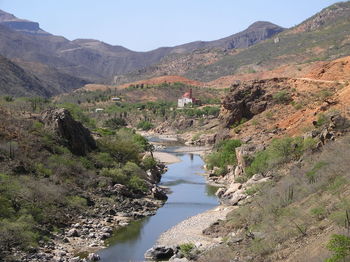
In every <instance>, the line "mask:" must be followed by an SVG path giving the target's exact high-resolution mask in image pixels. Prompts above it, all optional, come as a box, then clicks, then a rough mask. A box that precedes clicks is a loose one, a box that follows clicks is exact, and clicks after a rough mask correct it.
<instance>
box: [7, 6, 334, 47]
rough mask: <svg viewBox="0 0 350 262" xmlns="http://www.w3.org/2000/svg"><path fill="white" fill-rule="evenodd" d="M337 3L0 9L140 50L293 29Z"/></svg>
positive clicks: (60, 31) (71, 34)
mask: <svg viewBox="0 0 350 262" xmlns="http://www.w3.org/2000/svg"><path fill="white" fill-rule="evenodd" d="M336 2H338V1H334V0H99V1H98V0H0V9H2V10H4V11H6V12H9V13H13V14H15V15H16V16H17V17H19V18H25V19H28V20H32V21H36V22H39V23H40V25H41V28H43V29H44V30H46V31H48V32H50V33H52V34H56V35H62V36H64V37H66V38H68V39H70V40H73V39H76V38H93V39H98V40H101V41H104V42H106V43H109V44H113V45H122V46H124V47H127V48H129V49H132V50H136V51H147V50H152V49H155V48H158V47H161V46H174V45H178V44H183V43H187V42H191V41H196V40H205V41H208V40H215V39H219V38H222V37H226V36H229V35H231V34H234V33H237V32H239V31H242V30H244V29H245V28H247V27H248V26H249V25H250V24H252V23H253V22H255V21H270V22H273V23H275V24H278V25H280V26H284V27H291V26H294V25H296V24H299V23H300V22H302V21H303V20H305V19H307V18H308V17H310V16H312V15H313V14H315V13H316V12H318V11H320V10H321V9H323V8H324V7H327V6H329V5H331V4H333V3H336Z"/></svg>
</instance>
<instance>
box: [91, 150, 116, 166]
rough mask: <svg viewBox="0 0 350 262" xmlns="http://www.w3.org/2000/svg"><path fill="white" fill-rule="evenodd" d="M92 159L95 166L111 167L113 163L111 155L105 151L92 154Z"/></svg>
mask: <svg viewBox="0 0 350 262" xmlns="http://www.w3.org/2000/svg"><path fill="white" fill-rule="evenodd" d="M92 159H93V160H92V161H94V163H95V166H96V167H97V168H103V167H113V166H114V165H115V160H114V159H113V157H112V156H111V155H110V154H109V153H106V152H100V153H96V154H95V155H92Z"/></svg>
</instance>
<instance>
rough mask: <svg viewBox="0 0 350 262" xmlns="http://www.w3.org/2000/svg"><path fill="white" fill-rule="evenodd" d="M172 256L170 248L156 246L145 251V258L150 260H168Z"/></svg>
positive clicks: (172, 251) (172, 250) (172, 252)
mask: <svg viewBox="0 0 350 262" xmlns="http://www.w3.org/2000/svg"><path fill="white" fill-rule="evenodd" d="M174 254H175V252H174V249H173V248H171V247H166V246H156V247H152V248H150V249H149V250H147V251H146V253H145V258H146V259H152V260H161V259H163V260H166V259H170V258H171V257H172V256H173V255H174Z"/></svg>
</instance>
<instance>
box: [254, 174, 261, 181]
mask: <svg viewBox="0 0 350 262" xmlns="http://www.w3.org/2000/svg"><path fill="white" fill-rule="evenodd" d="M263 178H264V176H263V175H262V174H255V175H254V176H252V180H254V181H259V180H261V179H263Z"/></svg>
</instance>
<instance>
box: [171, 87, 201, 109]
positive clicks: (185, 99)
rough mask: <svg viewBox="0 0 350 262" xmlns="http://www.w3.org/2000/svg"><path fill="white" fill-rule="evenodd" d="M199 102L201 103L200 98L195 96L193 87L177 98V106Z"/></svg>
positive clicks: (181, 106)
mask: <svg viewBox="0 0 350 262" xmlns="http://www.w3.org/2000/svg"><path fill="white" fill-rule="evenodd" d="M198 103H200V100H198V99H196V98H194V97H193V95H192V88H191V89H190V91H189V92H186V93H184V94H183V95H182V97H181V98H179V99H178V100H177V107H179V108H183V107H185V105H187V104H191V105H194V104H198Z"/></svg>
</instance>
